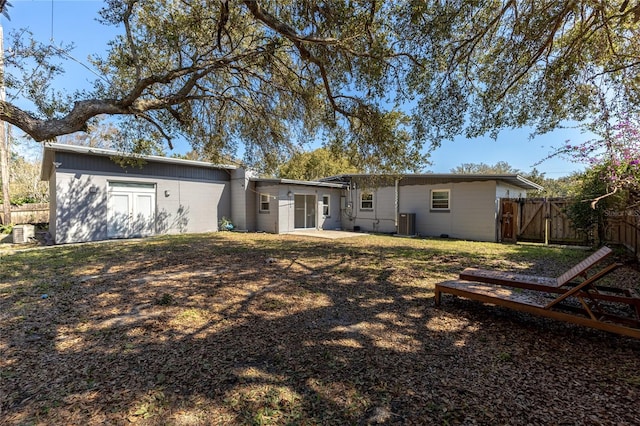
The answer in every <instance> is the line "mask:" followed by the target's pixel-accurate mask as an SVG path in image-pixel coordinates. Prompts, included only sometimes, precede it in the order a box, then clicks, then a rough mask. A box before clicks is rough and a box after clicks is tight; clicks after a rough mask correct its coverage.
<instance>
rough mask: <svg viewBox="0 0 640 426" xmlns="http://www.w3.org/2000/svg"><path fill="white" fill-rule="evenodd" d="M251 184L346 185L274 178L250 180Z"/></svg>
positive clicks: (343, 183)
mask: <svg viewBox="0 0 640 426" xmlns="http://www.w3.org/2000/svg"><path fill="white" fill-rule="evenodd" d="M250 180H251V181H253V182H264V183H273V184H284V185H303V186H317V187H323V188H344V187H345V186H346V185H347V183H346V182H339V183H334V182H324V181H308V180H294V179H276V178H273V179H271V178H251V179H250Z"/></svg>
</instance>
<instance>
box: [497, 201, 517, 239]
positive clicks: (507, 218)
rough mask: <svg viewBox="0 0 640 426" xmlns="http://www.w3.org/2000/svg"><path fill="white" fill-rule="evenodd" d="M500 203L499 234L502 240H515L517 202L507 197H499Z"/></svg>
mask: <svg viewBox="0 0 640 426" xmlns="http://www.w3.org/2000/svg"><path fill="white" fill-rule="evenodd" d="M500 203H501V205H500V211H501V218H500V222H501V223H500V235H501V238H502V241H511V242H516V225H517V220H518V216H517V212H518V203H517V202H516V201H512V200H509V199H501V200H500Z"/></svg>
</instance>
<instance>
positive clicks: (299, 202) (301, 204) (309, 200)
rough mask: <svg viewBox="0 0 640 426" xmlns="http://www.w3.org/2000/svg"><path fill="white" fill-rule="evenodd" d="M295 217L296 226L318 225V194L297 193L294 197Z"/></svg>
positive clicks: (312, 226) (301, 227) (309, 226)
mask: <svg viewBox="0 0 640 426" xmlns="http://www.w3.org/2000/svg"><path fill="white" fill-rule="evenodd" d="M293 203H294V206H293V207H294V210H295V218H294V224H293V226H294V228H296V229H307V228H315V227H316V196H315V195H301V194H296V195H295V196H294V199H293Z"/></svg>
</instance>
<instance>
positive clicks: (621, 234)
mask: <svg viewBox="0 0 640 426" xmlns="http://www.w3.org/2000/svg"><path fill="white" fill-rule="evenodd" d="M606 217H607V222H606V226H605V230H604V237H605V239H606V241H610V242H614V243H618V244H622V245H623V246H625V247H626V248H627V249H629V250H630V251H632V252H633V253H634V254H635V255H636V257H640V247H639V245H640V210H635V209H634V210H626V211H611V212H607V215H606Z"/></svg>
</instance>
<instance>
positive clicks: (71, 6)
mask: <svg viewBox="0 0 640 426" xmlns="http://www.w3.org/2000/svg"><path fill="white" fill-rule="evenodd" d="M11 3H12V5H13V7H11V8H10V9H9V14H10V17H11V20H10V21H8V20H7V19H6V18H4V17H2V18H1V22H2V26H3V28H4V34H5V40H6V38H7V36H8V34H9V33H10V31H11V30H12V29H19V28H28V29H29V30H30V31H31V32H33V33H34V35H35V37H36V38H37V39H38V40H39V41H41V42H45V43H47V42H50V41H52V42H53V43H54V44H56V45H60V44H62V43H64V44H67V43H73V44H74V45H75V46H76V49H75V50H74V52H73V57H74V59H76V60H77V61H80V62H82V63H85V64H88V61H87V57H88V56H89V55H91V54H95V53H101V52H104V51H105V49H106V48H107V42H108V41H109V40H110V39H111V38H112V37H113V35H114V34H116V29H114V28H112V27H106V26H104V25H102V24H100V23H98V22H97V21H96V18H97V16H98V15H97V11H98V10H99V9H100V8H101V7H102V5H103V2H102V1H99V0H75V1H58V0H53V1H52V0H11ZM65 68H66V76H64V77H62V78H59V79H58V80H56V87H57V88H58V89H59V90H68V91H69V92H73V91H74V90H76V89H81V88H83V87H86V88H89V87H90V85H89V83H88V82H90V81H92V80H93V79H94V78H95V75H93V74H92V73H91V72H90V71H88V70H87V69H85V68H84V67H82V66H81V65H79V64H77V63H75V62H74V61H68V62H67V63H65ZM529 134H530V130H529V129H516V130H511V131H504V132H502V133H500V134H499V136H498V139H497V140H493V139H491V138H488V137H487V138H478V139H473V140H467V139H465V138H464V137H459V138H457V139H455V140H454V141H445V142H444V143H443V145H442V147H440V148H438V149H436V150H435V151H434V152H433V153H432V155H431V161H432V163H433V164H432V165H431V166H430V167H428V170H429V171H432V172H435V173H448V172H449V171H450V170H451V169H453V168H455V167H456V166H459V165H461V164H463V163H486V164H495V163H497V162H498V161H506V162H507V163H509V164H510V165H511V166H513V167H515V168H517V169H520V170H522V171H524V172H528V171H530V170H531V168H532V167H533V165H534V164H535V163H537V162H538V161H540V160H542V159H544V158H545V157H547V156H548V155H549V154H550V153H551V152H553V151H554V148H557V147H560V146H562V145H564V144H565V141H567V140H571V142H572V143H580V142H582V141H584V140H586V139H589V138H590V137H589V136H588V135H584V134H582V133H581V131H580V130H578V129H570V128H568V129H559V130H557V131H554V132H552V133H549V134H546V135H542V136H537V137H535V138H534V139H532V140H530V139H529ZM187 149H188V146H187V144H179V145H177V146H176V151H178V152H185V151H186V150H187ZM536 168H537V169H538V170H539V171H541V172H544V173H545V174H546V176H547V177H549V178H558V177H562V176H566V175H568V174H570V173H571V172H573V171H578V170H583V169H584V167H583V166H582V165H581V164H575V163H572V162H569V161H566V160H563V159H560V158H554V159H551V160H547V161H545V162H543V163H542V164H540V165H538V166H536Z"/></svg>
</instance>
